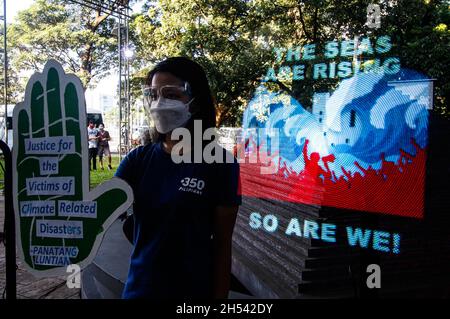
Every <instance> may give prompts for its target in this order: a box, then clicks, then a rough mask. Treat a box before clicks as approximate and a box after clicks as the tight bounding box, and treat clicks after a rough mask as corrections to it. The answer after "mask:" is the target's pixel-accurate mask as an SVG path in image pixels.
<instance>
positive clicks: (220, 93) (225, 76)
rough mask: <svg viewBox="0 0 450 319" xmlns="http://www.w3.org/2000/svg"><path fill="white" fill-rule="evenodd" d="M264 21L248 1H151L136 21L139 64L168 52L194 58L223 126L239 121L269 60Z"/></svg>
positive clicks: (135, 37)
mask: <svg viewBox="0 0 450 319" xmlns="http://www.w3.org/2000/svg"><path fill="white" fill-rule="evenodd" d="M264 24H265V22H264V21H263V20H260V19H258V13H257V12H256V11H255V10H253V5H252V3H251V2H246V1H238V0H233V1H224V0H220V1H208V0H197V1H188V0H176V1H168V0H162V1H159V2H157V3H154V2H149V4H148V5H147V7H146V12H145V13H144V14H141V15H138V16H136V17H135V19H134V21H133V23H132V24H131V28H132V29H131V30H132V33H133V38H134V42H135V44H136V47H137V59H136V60H137V61H138V62H137V63H136V65H135V67H136V68H142V67H147V68H148V67H151V65H152V64H154V63H156V62H157V61H160V60H162V59H163V58H165V57H169V56H177V55H183V56H188V57H190V58H192V59H193V60H195V61H197V62H198V63H199V64H200V65H202V66H203V67H204V68H205V70H206V73H207V75H208V76H209V81H210V83H211V87H212V91H213V92H214V93H215V96H214V97H215V100H216V104H217V123H218V125H219V126H220V125H224V124H228V125H230V124H236V123H238V122H239V120H240V117H241V114H242V110H243V108H244V107H245V104H246V101H247V100H248V99H249V98H251V95H252V93H253V90H254V88H255V87H256V86H257V85H258V83H259V80H260V77H261V75H262V74H263V73H264V70H265V68H267V66H268V65H267V61H269V60H270V58H269V56H270V54H271V53H270V50H268V47H267V45H266V44H265V43H264V42H263V41H261V40H262V37H261V31H260V29H261V28H262V27H263V25H264ZM141 76H142V75H141Z"/></svg>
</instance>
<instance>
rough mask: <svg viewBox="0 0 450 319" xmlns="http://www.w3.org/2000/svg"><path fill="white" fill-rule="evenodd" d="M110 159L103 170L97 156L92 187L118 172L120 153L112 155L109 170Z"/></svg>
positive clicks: (0, 185)
mask: <svg viewBox="0 0 450 319" xmlns="http://www.w3.org/2000/svg"><path fill="white" fill-rule="evenodd" d="M107 163H108V160H106V162H105V161H103V166H104V167H105V169H104V170H103V171H102V170H101V169H100V163H99V161H98V158H97V170H96V171H91V172H90V173H91V174H90V184H91V185H90V187H91V189H92V188H95V186H97V185H98V184H100V183H102V182H104V181H106V180H108V179H111V177H113V176H114V173H115V172H116V169H117V166H119V155H112V164H111V165H112V168H113V169H112V170H108V164H107ZM0 164H1V165H3V167H4V164H5V163H4V160H3V159H1V158H0ZM0 189H3V169H2V168H1V167H0Z"/></svg>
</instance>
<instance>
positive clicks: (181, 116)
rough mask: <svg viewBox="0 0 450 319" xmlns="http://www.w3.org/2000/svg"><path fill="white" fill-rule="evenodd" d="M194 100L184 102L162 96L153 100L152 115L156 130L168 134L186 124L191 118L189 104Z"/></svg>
mask: <svg viewBox="0 0 450 319" xmlns="http://www.w3.org/2000/svg"><path fill="white" fill-rule="evenodd" d="M192 101H193V99H192V100H190V101H189V102H188V103H186V104H184V103H183V102H181V101H179V100H170V99H166V98H164V97H160V98H159V99H158V100H157V101H153V102H151V105H150V115H151V117H152V119H153V122H155V126H156V130H157V131H158V132H159V133H161V134H166V133H168V132H170V131H172V130H174V129H176V128H178V127H182V126H183V125H184V124H186V122H187V121H188V120H189V119H190V118H191V113H190V112H189V104H191V102H192Z"/></svg>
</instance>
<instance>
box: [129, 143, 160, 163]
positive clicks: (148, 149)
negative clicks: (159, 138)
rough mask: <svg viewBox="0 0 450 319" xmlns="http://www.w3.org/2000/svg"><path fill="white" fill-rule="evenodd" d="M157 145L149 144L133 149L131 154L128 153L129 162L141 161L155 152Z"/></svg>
mask: <svg viewBox="0 0 450 319" xmlns="http://www.w3.org/2000/svg"><path fill="white" fill-rule="evenodd" d="M155 145H156V144H155V143H148V144H146V145H141V146H138V147H136V148H135V149H133V150H132V151H131V152H130V153H128V155H127V157H128V159H129V160H133V161H135V160H141V159H143V158H144V157H145V156H146V155H147V154H149V153H152V152H153V151H154V150H155Z"/></svg>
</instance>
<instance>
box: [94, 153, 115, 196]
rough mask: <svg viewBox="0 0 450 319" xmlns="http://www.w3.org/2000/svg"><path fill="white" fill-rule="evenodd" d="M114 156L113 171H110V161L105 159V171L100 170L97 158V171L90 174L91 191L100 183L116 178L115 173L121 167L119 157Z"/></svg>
mask: <svg viewBox="0 0 450 319" xmlns="http://www.w3.org/2000/svg"><path fill="white" fill-rule="evenodd" d="M111 156H112V164H111V165H112V168H113V169H112V170H109V169H108V160H107V159H106V161H105V159H103V166H104V167H105V169H104V170H103V171H102V170H101V169H100V162H99V160H98V157H97V170H96V171H91V172H90V173H91V174H90V181H91V183H90V184H91V189H92V188H95V186H97V185H98V184H100V183H103V182H104V181H107V180H108V179H111V178H112V177H113V176H114V173H115V172H116V170H117V166H119V155H111Z"/></svg>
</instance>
